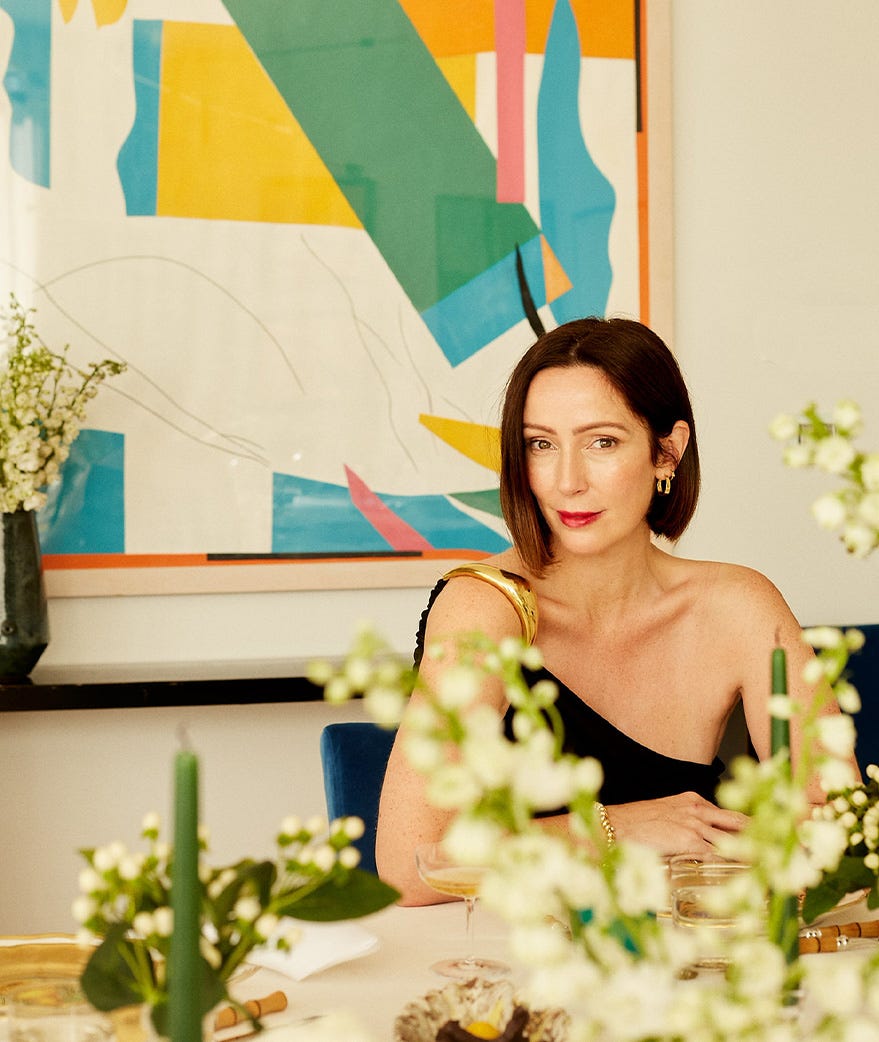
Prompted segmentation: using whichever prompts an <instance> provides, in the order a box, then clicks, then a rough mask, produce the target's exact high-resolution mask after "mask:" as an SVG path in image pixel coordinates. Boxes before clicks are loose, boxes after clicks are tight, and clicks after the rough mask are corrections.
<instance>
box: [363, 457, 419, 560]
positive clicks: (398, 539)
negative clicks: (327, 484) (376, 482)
mask: <svg viewBox="0 0 879 1042" xmlns="http://www.w3.org/2000/svg"><path fill="white" fill-rule="evenodd" d="M345 476H346V477H347V479H348V491H349V492H350V493H351V501H352V503H353V504H354V506H356V507H357V509H358V510H359V511H360V513H361V514H363V516H364V517H365V518H366V520H367V521H368V522H369V523H370V524H371V525H372V527H373V528H374V529H375V530H376V532H378V534H379V535H380V536H381V537H382V538H383V539H387V541H388V543H390V545H391V549H393V550H401V551H402V550H422V551H423V550H432V549H433V547H432V546H431V545H430V543H429V542H428V541H427V540H426V539H425V538H424V536H423V535H421V533H420V532H417V531H416V530H415V529H414V528H413V527H412V526H411V525H409V524H407V523H406V522H405V521H404V520H403V519H402V518H401V517H398V516H397V514H395V513H394V512H393V510H391V508H390V507H389V506H387V504H385V503H382V501H381V500H380V499H379V498H378V496H377V495H376V494H375V493H374V492H373V491H372V489H370V488H369V486H368V485H367V484H366V482H365V481H363V479H362V478H359V477H358V476H357V475H356V474H355V473H354V471H353V470H351V468H350V467H345Z"/></svg>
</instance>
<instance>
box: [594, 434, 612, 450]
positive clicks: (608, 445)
mask: <svg viewBox="0 0 879 1042" xmlns="http://www.w3.org/2000/svg"><path fill="white" fill-rule="evenodd" d="M616 443H617V440H616V438H611V437H609V436H602V437H600V438H596V439H595V441H594V442H593V443H592V444H593V445H594V446H595V448H597V449H612V448H613V447H614V445H616Z"/></svg>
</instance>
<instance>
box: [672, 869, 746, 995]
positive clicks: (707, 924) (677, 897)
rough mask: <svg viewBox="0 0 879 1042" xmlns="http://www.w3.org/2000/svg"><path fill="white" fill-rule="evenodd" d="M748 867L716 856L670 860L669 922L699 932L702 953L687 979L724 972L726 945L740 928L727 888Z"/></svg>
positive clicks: (732, 896) (733, 900) (680, 927)
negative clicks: (670, 919) (702, 973)
mask: <svg viewBox="0 0 879 1042" xmlns="http://www.w3.org/2000/svg"><path fill="white" fill-rule="evenodd" d="M748 869H749V866H748V865H746V864H743V863H742V862H739V861H729V860H728V859H726V858H722V857H720V856H719V855H717V854H711V853H704V854H703V853H698V854H676V855H675V856H674V857H672V858H670V859H669V885H670V889H671V914H672V920H673V922H674V924H675V926H676V927H678V928H679V929H685V930H693V931H697V930H698V931H699V932H700V934H701V938H700V940H701V943H702V950H701V952H700V955H699V956H698V958H697V959H696V960H695V961H694V962H693V963H692V964H691V966H690V970H691V971H692V972H691V973H690V974H688V975H689V976H695V975H696V974H697V973H698V971H699V970H725V969H726V967H727V965H728V959H727V956H726V951H725V948H726V945H727V942H728V939H729V938H730V936H731V935H732V934H733V933H734V932H735V931H736V930H737V928H738V926H739V914H738V912H739V910H738V903H737V900H736V897H735V895H734V894H733V893H732V892H731V889H730V885H729V884H731V883H732V882H733V881H734V880H735V879H736V878H740V877H741V876H742V875H743V874H744V873H746V872H748Z"/></svg>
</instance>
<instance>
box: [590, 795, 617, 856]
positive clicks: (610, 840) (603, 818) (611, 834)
mask: <svg viewBox="0 0 879 1042" xmlns="http://www.w3.org/2000/svg"><path fill="white" fill-rule="evenodd" d="M595 810H596V811H597V812H598V821H599V824H600V825H601V827H602V828H603V829H604V834H605V836H607V845H608V846H609V847H612V846H613V845H614V843H616V841H617V830H616V829H615V828H614V827H613V823H612V822H611V820H610V818H609V816H608V813H607V807H605V805H604V804H603V803H597V802H596V804H595Z"/></svg>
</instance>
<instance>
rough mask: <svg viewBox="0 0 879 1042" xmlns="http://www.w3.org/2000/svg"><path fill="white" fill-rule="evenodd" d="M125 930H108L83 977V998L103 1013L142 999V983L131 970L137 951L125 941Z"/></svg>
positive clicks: (113, 928)
mask: <svg viewBox="0 0 879 1042" xmlns="http://www.w3.org/2000/svg"><path fill="white" fill-rule="evenodd" d="M126 929H127V927H126V926H125V925H124V924H122V923H120V924H118V925H116V926H111V927H110V929H109V930H108V931H107V934H106V937H105V938H104V940H103V941H102V943H101V944H100V945H99V946H98V947H97V948H96V949H95V951H94V953H93V954H92V957H91V958H90V959H89V961H88V963H87V964H86V968H85V970H84V971H83V974H82V978H81V983H82V990H83V991H84V992H85V995H86V998H87V999H88V1000H89V1002H90V1003H91V1004H92V1005H93V1006H94V1007H95V1008H96V1009H100V1010H103V1011H105V1012H106V1011H108V1010H112V1009H119V1008H120V1007H121V1006H133V1005H135V1004H136V1003H139V1002H143V1000H144V998H145V995H144V986H143V984H144V982H139V981H138V979H137V978H136V977H135V975H134V971H133V970H132V968H131V967H132V965H134V964H135V960H136V959H137V951H136V948H135V943H134V942H133V941H130V940H128V939H126V937H125V932H126ZM126 955H127V956H128V958H126ZM150 965H151V964H150ZM149 983H152V981H150V982H149Z"/></svg>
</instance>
